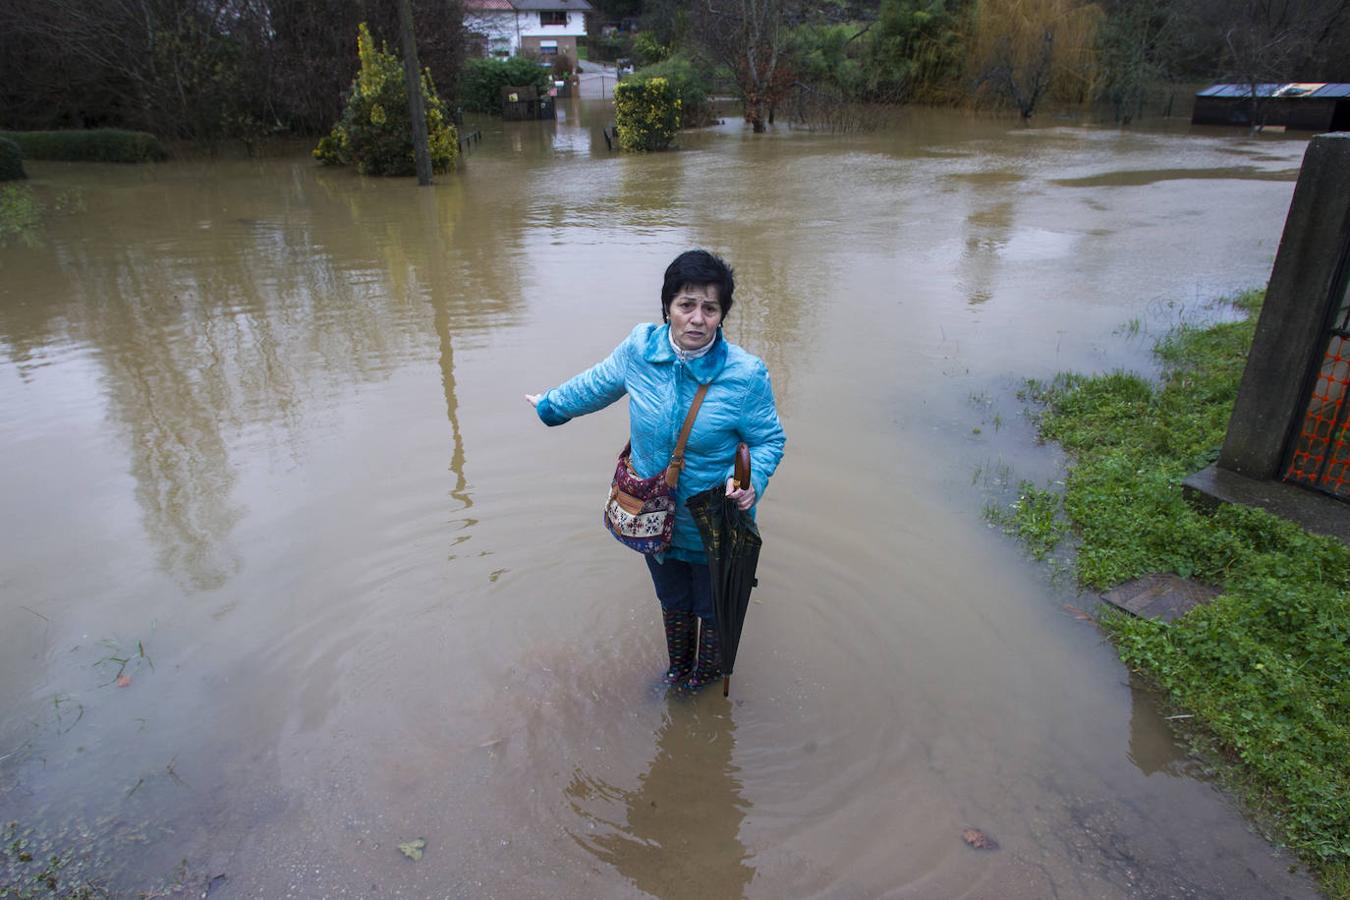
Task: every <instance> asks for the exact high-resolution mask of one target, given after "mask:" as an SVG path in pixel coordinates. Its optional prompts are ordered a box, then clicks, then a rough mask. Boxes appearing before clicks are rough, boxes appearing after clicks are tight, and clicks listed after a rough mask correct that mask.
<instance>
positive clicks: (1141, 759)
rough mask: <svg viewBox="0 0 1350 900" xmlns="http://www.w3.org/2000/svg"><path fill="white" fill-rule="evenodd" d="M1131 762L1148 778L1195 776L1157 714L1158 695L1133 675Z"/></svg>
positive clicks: (1131, 694)
mask: <svg viewBox="0 0 1350 900" xmlns="http://www.w3.org/2000/svg"><path fill="white" fill-rule="evenodd" d="M1128 755H1129V759H1130V762H1132V763H1134V764H1135V766H1137V767H1138V768H1139V771H1141V772H1143V773H1144V774H1145V775H1153V774H1154V773H1157V772H1161V773H1162V774H1164V775H1170V776H1172V777H1173V778H1177V777H1179V776H1181V775H1183V774H1193V773H1194V770H1195V768H1196V766H1194V765H1192V764H1190V759H1189V758H1188V757H1187V755H1186V753H1185V751H1184V750H1183V749H1182V748H1181V747H1179V746H1177V742H1176V741H1175V740H1174V739H1173V737H1172V729H1171V728H1169V727H1168V725H1167V722H1166V721H1165V720H1164V719H1163V716H1162V713H1161V712H1159V711H1158V698H1157V696H1156V695H1155V694H1154V693H1153V692H1152V691H1151V690H1150V689H1149V688H1147V687H1146V686H1144V685H1143V684H1142V683H1141V682H1140V681H1139V678H1138V676H1136V675H1134V673H1131V674H1130V750H1129V754H1128Z"/></svg>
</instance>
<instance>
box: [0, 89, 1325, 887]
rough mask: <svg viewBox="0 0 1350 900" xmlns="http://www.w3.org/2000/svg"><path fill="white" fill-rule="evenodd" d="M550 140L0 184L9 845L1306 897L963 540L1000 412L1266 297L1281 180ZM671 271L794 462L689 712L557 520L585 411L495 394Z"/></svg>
mask: <svg viewBox="0 0 1350 900" xmlns="http://www.w3.org/2000/svg"><path fill="white" fill-rule="evenodd" d="M562 113H563V117H562V118H561V119H560V120H559V121H557V122H556V123H508V124H502V123H498V122H488V123H485V126H484V138H483V141H482V144H481V146H479V147H475V148H473V149H471V150H470V151H469V153H468V157H467V160H466V162H465V164H464V166H463V168H462V169H461V171H460V172H458V173H457V174H454V175H451V176H446V177H442V178H440V179H439V183H438V184H437V186H436V187H434V188H432V189H418V188H417V187H416V186H415V185H414V184H413V183H412V182H411V181H410V180H374V179H363V178H360V177H357V176H355V175H354V174H352V173H350V172H347V171H333V170H327V169H322V168H318V167H316V166H315V165H313V164H312V163H311V161H310V160H309V159H307V158H306V157H305V156H304V155H303V153H302V152H297V153H296V154H294V155H290V156H279V157H273V158H266V159H259V160H229V159H189V160H180V161H176V162H170V163H166V164H162V165H156V166H144V167H121V166H103V165H85V164H57V163H32V164H31V165H30V172H31V174H32V175H33V176H34V177H33V185H34V189H35V190H36V191H37V193H38V195H39V196H40V197H41V198H43V199H44V202H46V204H47V206H48V211H47V215H46V219H45V223H44V225H43V227H42V228H41V230H40V231H38V232H36V233H35V234H33V235H31V236H30V238H29V240H28V241H26V242H11V243H10V244H9V245H8V246H6V247H3V248H0V398H3V403H2V404H0V495H2V496H3V497H4V509H5V516H4V524H3V526H0V527H2V528H3V540H2V541H0V820H4V821H9V820H16V821H18V822H20V823H21V827H25V828H32V829H34V832H35V835H34V840H35V843H36V844H37V845H39V846H41V845H42V844H43V842H50V843H51V844H52V847H53V848H54V849H56V850H59V851H61V852H65V853H68V854H69V855H70V858H71V859H72V861H73V862H72V867H73V868H72V871H73V870H75V869H78V870H79V871H81V872H83V873H85V874H97V875H99V876H100V877H102V878H104V879H106V881H107V883H109V884H111V885H113V886H114V887H117V888H119V889H123V890H129V889H132V888H137V887H147V886H153V885H155V884H161V883H164V882H165V881H166V880H171V879H172V878H173V877H174V873H175V867H177V866H178V865H179V862H180V860H182V861H185V862H184V865H185V866H186V872H187V875H188V877H189V879H190V880H193V883H195V884H198V885H205V884H207V883H208V882H210V884H211V887H212V890H211V894H212V896H213V897H214V896H221V897H226V896H230V897H236V896H237V897H246V896H247V897H282V896H295V897H314V896H402V897H432V896H435V897H442V896H454V897H493V896H495V897H556V896H605V897H609V896H633V895H636V894H639V893H646V894H650V895H654V896H659V897H682V896H700V897H736V896H742V895H744V896H750V897H782V896H807V895H810V896H825V897H872V896H881V895H886V896H904V897H923V898H926V897H958V896H965V897H1047V896H1060V897H1126V896H1129V897H1141V896H1142V897H1155V896H1156V897H1177V896H1188V897H1189V896H1195V897H1209V896H1212V897H1245V896H1278V895H1288V896H1308V895H1311V894H1312V893H1313V889H1312V887H1311V883H1310V882H1309V881H1308V880H1307V879H1306V877H1305V876H1303V875H1301V874H1290V872H1289V871H1288V870H1289V867H1290V862H1291V859H1290V857H1289V856H1288V855H1287V854H1284V853H1282V852H1280V851H1277V850H1275V849H1273V848H1272V847H1271V846H1270V845H1268V844H1267V843H1266V842H1265V841H1264V840H1263V839H1262V838H1261V837H1260V836H1258V835H1257V834H1256V833H1255V832H1254V830H1253V829H1252V827H1251V826H1250V825H1248V824H1247V823H1246V822H1245V820H1244V819H1243V817H1242V816H1241V815H1240V813H1239V812H1238V810H1237V808H1236V806H1235V804H1234V802H1233V801H1232V800H1231V799H1229V798H1228V797H1226V796H1225V795H1224V794H1223V793H1221V792H1220V791H1219V790H1218V789H1217V788H1216V787H1214V786H1213V785H1212V784H1211V783H1208V782H1207V781H1205V780H1204V779H1203V777H1201V773H1199V772H1198V771H1197V768H1198V767H1197V765H1196V764H1195V763H1193V762H1191V761H1189V760H1188V759H1187V757H1186V755H1185V754H1184V753H1183V752H1182V751H1181V750H1180V749H1179V748H1178V747H1177V745H1176V744H1175V743H1174V741H1173V740H1172V738H1171V736H1170V734H1169V731H1168V726H1167V723H1166V722H1165V721H1164V720H1163V713H1162V712H1160V711H1159V708H1158V705H1157V704H1156V703H1155V701H1154V700H1153V699H1152V698H1151V697H1150V696H1149V695H1147V694H1146V693H1144V692H1142V691H1141V690H1140V689H1139V687H1138V686H1137V685H1133V684H1132V683H1131V679H1130V676H1129V673H1128V672H1127V671H1126V669H1125V668H1124V667H1123V666H1122V665H1121V664H1120V663H1119V661H1118V660H1117V658H1116V657H1115V655H1114V653H1113V651H1112V649H1111V647H1110V646H1109V645H1108V644H1105V643H1104V642H1103V640H1102V637H1101V635H1100V633H1099V632H1098V631H1097V630H1096V629H1095V628H1094V627H1093V626H1092V625H1091V624H1090V623H1086V622H1084V621H1083V620H1082V619H1081V618H1080V617H1079V616H1077V615H1075V613H1074V609H1072V608H1066V604H1067V605H1070V606H1072V607H1079V608H1090V607H1091V605H1092V603H1093V600H1092V599H1091V598H1090V597H1079V596H1077V595H1076V594H1075V591H1074V589H1073V587H1072V585H1071V584H1068V583H1067V582H1066V579H1064V578H1063V577H1056V576H1055V575H1054V571H1053V569H1052V568H1047V567H1046V566H1043V565H1038V564H1035V563H1032V562H1030V561H1028V560H1027V559H1025V558H1024V556H1023V555H1022V553H1021V551H1020V550H1019V549H1018V548H1017V547H1016V546H1015V545H1013V544H1012V542H1011V541H1010V540H1009V539H1008V538H1005V537H1004V536H1003V535H1001V534H1000V533H999V532H998V531H997V530H996V529H993V528H991V527H990V526H989V525H987V524H986V522H985V519H984V516H983V508H984V506H985V504H986V503H987V502H990V501H994V502H1000V501H1005V500H1006V499H1007V497H1008V493H1009V490H1010V489H1011V485H1015V483H1016V481H1017V480H1018V479H1019V478H1030V479H1032V480H1034V481H1037V482H1038V483H1045V482H1047V481H1051V480H1053V479H1055V478H1056V477H1059V472H1060V468H1059V466H1060V464H1061V460H1060V458H1059V457H1058V455H1057V454H1056V452H1055V451H1054V450H1053V449H1052V448H1046V447H1039V446H1037V445H1036V444H1035V441H1034V434H1033V431H1032V427H1031V425H1030V424H1029V422H1028V421H1027V419H1026V417H1025V416H1024V415H1022V414H1021V405H1020V403H1019V401H1018V400H1017V399H1016V396H1015V394H1016V391H1017V389H1018V388H1019V386H1020V385H1021V383H1022V380H1023V379H1025V378H1029V377H1031V378H1047V377H1051V376H1053V375H1054V374H1055V373H1056V372H1058V371H1061V370H1079V371H1101V370H1109V369H1113V368H1118V367H1126V368H1135V369H1141V370H1144V371H1153V370H1154V369H1153V367H1154V363H1153V362H1152V360H1151V358H1150V352H1149V350H1150V347H1151V345H1152V342H1153V341H1154V340H1155V339H1156V338H1157V336H1158V335H1160V334H1162V333H1163V332H1165V331H1166V330H1167V329H1168V328H1170V327H1172V326H1174V325H1176V324H1177V323H1178V322H1183V321H1203V320H1210V319H1214V318H1216V317H1222V316H1225V315H1228V313H1227V312H1225V309H1224V308H1223V307H1222V305H1220V304H1218V303H1217V302H1216V301H1217V298H1219V297H1220V296H1221V295H1223V294H1225V293H1229V292H1233V291H1236V290H1239V289H1242V288H1247V287H1252V286H1260V285H1262V284H1264V282H1265V280H1266V278H1267V275H1268V272H1269V267H1270V264H1271V262H1272V261H1273V259H1274V254H1275V250H1276V246H1277V242H1278V239H1279V235H1280V231H1281V228H1282V225H1283V221H1284V215H1285V211H1286V209H1287V207H1288V203H1289V200H1290V197H1291V196H1292V192H1293V178H1294V174H1295V172H1296V170H1297V167H1298V165H1299V161H1300V158H1301V155H1302V151H1303V148H1304V142H1303V141H1302V140H1300V139H1297V138H1293V137H1287V136H1282V137H1256V138H1254V137H1251V136H1248V135H1247V134H1246V133H1244V132H1238V131H1222V130H1209V129H1191V128H1189V127H1187V126H1184V125H1182V126H1177V125H1169V126H1166V127H1153V128H1150V127H1138V128H1132V129H1129V130H1123V131H1122V130H1118V129H1114V128H1102V127H1085V126H1078V125H1073V124H1069V123H1058V122H1055V121H1046V122H1042V123H1038V124H1037V125H1036V126H1034V127H1023V126H1021V125H1018V124H1016V123H1013V122H1008V121H994V120H989V119H979V118H971V117H969V116H965V115H962V114H958V113H945V112H920V111H914V112H911V113H909V114H907V115H906V116H905V117H903V118H902V120H901V121H900V123H899V125H898V127H896V128H893V129H888V130H886V131H882V132H877V133H873V134H865V135H845V136H829V135H819V134H816V135H812V134H805V133H793V132H788V131H782V130H780V131H778V132H775V133H771V134H768V135H764V136H754V135H750V134H748V133H747V132H746V131H745V129H744V128H743V126H742V125H741V123H739V122H737V121H733V120H728V122H727V123H726V124H725V125H722V126H718V127H715V128H713V129H710V130H708V131H706V132H701V133H697V134H688V135H683V136H681V145H682V148H681V149H680V150H679V151H678V152H671V153H664V154H655V155H642V156H620V155H614V154H610V153H609V152H607V151H606V149H605V145H604V140H603V137H602V135H601V132H600V128H601V127H602V125H603V124H604V123H605V121H606V116H605V108H604V106H603V105H601V104H599V103H597V104H595V105H593V106H587V107H582V106H581V105H579V104H578V103H577V102H573V103H572V104H570V105H568V104H564V105H563V107H562ZM691 246H705V247H709V248H712V249H714V250H716V251H719V252H721V253H723V254H725V255H726V256H727V258H728V259H729V260H730V261H731V262H732V263H733V264H734V265H735V266H736V270H737V277H738V282H739V289H738V291H737V304H736V307H735V309H734V311H733V313H732V314H731V316H730V317H729V320H728V323H727V330H728V332H729V334H730V336H731V337H732V338H733V339H734V340H736V341H738V342H739V343H741V344H743V345H744V346H746V347H747V348H748V349H750V350H751V351H753V352H754V353H757V354H759V355H760V356H762V357H763V358H764V359H765V360H766V362H767V363H768V366H769V369H770V371H771V373H772V375H773V378H774V384H775V389H776V392H777V397H778V403H779V408H780V412H781V415H782V420H783V424H784V426H785V428H786V430H787V433H788V447H787V454H786V456H785V458H784V461H783V465H782V468H781V469H780V471H779V474H778V475H777V476H776V477H775V478H774V480H773V482H772V484H771V486H770V489H769V491H768V493H767V496H766V497H765V499H764V502H763V505H762V507H761V512H760V522H761V525H762V528H763V531H764V534H765V549H764V554H763V557H762V561H761V570H760V586H759V589H758V590H757V591H756V593H755V597H754V599H755V602H754V603H753V604H752V606H751V609H750V613H749V618H748V622H747V625H746V631H745V638H744V640H743V643H742V645H741V652H740V657H739V659H738V667H737V672H736V678H735V683H734V685H733V692H732V695H731V699H730V701H726V700H723V699H722V697H721V696H718V695H717V694H716V693H708V694H706V695H703V696H699V697H697V698H695V699H692V700H689V699H681V698H672V697H667V696H666V695H665V694H663V693H662V692H661V691H660V690H658V689H656V687H655V682H656V678H657V676H658V675H659V673H660V672H661V671H662V670H663V669H664V661H663V654H664V645H663V642H662V638H661V633H660V629H659V615H658V607H657V604H656V601H655V599H654V597H653V595H652V591H651V588H650V585H649V583H648V579H647V574H646V570H645V567H644V566H643V565H642V564H641V561H640V560H639V559H638V557H637V556H636V555H635V554H633V553H632V552H631V551H629V550H626V549H625V548H623V547H622V546H620V545H619V544H617V543H616V542H615V541H613V540H612V539H610V538H608V537H607V536H606V535H605V534H604V532H603V530H602V529H601V526H600V503H601V497H602V494H603V493H604V491H605V489H606V488H607V486H608V477H609V472H610V470H611V469H612V464H613V455H614V454H615V453H616V452H617V451H618V450H619V448H620V447H621V446H622V444H623V442H624V439H625V434H626V428H627V422H626V412H625V411H624V410H625V408H626V407H625V405H624V404H618V405H616V406H615V407H613V408H611V409H610V410H607V411H605V412H603V413H600V414H598V415H595V416H593V417H590V418H586V419H582V420H579V421H576V422H573V423H571V424H569V425H567V426H565V427H563V428H558V429H547V428H545V427H543V426H542V425H541V424H540V423H539V422H538V421H537V420H536V418H535V417H534V415H533V414H532V413H531V411H530V410H529V408H528V407H527V406H526V405H525V403H524V401H523V400H522V399H521V395H522V394H523V393H525V392H527V391H536V390H540V389H542V388H546V387H548V386H551V385H554V384H557V383H558V382H559V381H561V380H562V379H564V378H566V377H568V376H570V375H572V374H574V373H575V372H577V371H579V370H581V369H582V368H584V367H585V366H587V365H589V364H591V363H593V362H595V361H596V360H598V359H600V358H601V357H602V356H604V355H605V354H606V353H607V352H608V351H609V350H610V349H611V348H612V347H613V346H614V345H615V344H616V343H617V342H618V341H619V340H620V339H621V338H622V337H623V336H624V335H625V334H627V332H628V331H629V329H630V328H631V327H632V326H633V324H635V323H636V322H639V321H650V320H652V319H654V318H655V317H657V316H658V315H659V306H658V303H659V300H658V292H659V285H660V278H661V273H662V271H663V270H664V267H665V265H666V263H667V262H668V261H669V260H670V258H671V257H673V256H674V255H675V254H676V253H677V252H679V251H681V250H683V249H686V248H688V247H691ZM119 675H121V676H126V677H129V678H130V683H129V684H126V683H125V680H126V678H125V677H124V678H123V679H122V680H123V682H124V686H120V687H119V686H118V676H119ZM966 828H978V829H982V830H984V831H985V832H986V833H987V834H989V835H990V836H992V837H993V838H994V839H995V840H996V841H997V842H998V843H999V845H1000V847H999V849H997V850H994V851H977V850H974V849H971V848H970V847H967V846H966V845H965V843H963V841H962V837H961V834H962V830H963V829H966ZM415 838H422V839H424V840H425V841H426V847H425V854H424V855H423V857H422V858H421V859H420V860H419V861H415V862H414V861H412V860H411V859H407V858H404V856H403V855H401V853H400V852H399V850H398V845H399V844H400V843H403V842H407V841H411V840H413V839H415ZM216 876H224V877H223V878H217V877H216ZM211 879H214V881H210V880H211Z"/></svg>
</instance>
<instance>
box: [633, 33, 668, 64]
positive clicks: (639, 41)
mask: <svg viewBox="0 0 1350 900" xmlns="http://www.w3.org/2000/svg"><path fill="white" fill-rule="evenodd" d="M668 56H670V48H669V47H667V46H666V45H665V44H663V43H661V42H660V41H658V40H657V39H656V35H654V34H652V33H651V32H650V31H639V32H638V33H637V34H635V35H633V52H632V57H633V62H634V63H636V64H637V65H639V66H653V65H656V64H657V63H659V62H661V61H662V60H664V59H665V58H666V57H668Z"/></svg>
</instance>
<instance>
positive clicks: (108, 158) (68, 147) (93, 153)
mask: <svg viewBox="0 0 1350 900" xmlns="http://www.w3.org/2000/svg"><path fill="white" fill-rule="evenodd" d="M0 138H3V139H5V140H9V141H13V142H14V143H16V144H18V145H19V149H20V150H22V151H23V155H24V158H25V159H55V160H65V161H68V162H118V163H142V162H158V161H160V160H164V159H168V158H169V153H168V151H167V150H165V149H164V145H163V144H161V143H160V142H159V138H157V137H155V136H154V135H153V134H149V133H148V132H144V131H123V130H121V129H118V128H95V129H90V130H86V131H0Z"/></svg>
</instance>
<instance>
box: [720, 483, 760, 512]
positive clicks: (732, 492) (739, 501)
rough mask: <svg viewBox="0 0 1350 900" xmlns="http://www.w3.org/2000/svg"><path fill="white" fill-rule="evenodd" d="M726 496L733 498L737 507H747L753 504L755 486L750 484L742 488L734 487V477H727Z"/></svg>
mask: <svg viewBox="0 0 1350 900" xmlns="http://www.w3.org/2000/svg"><path fill="white" fill-rule="evenodd" d="M727 497H729V498H730V499H732V500H734V501H735V502H736V506H737V507H738V508H740V509H749V508H750V507H752V506H754V505H755V486H754V485H751V486H750V487H748V488H745V489H744V490H742V489H741V488H738V487H736V479H735V478H728V479H727Z"/></svg>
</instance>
